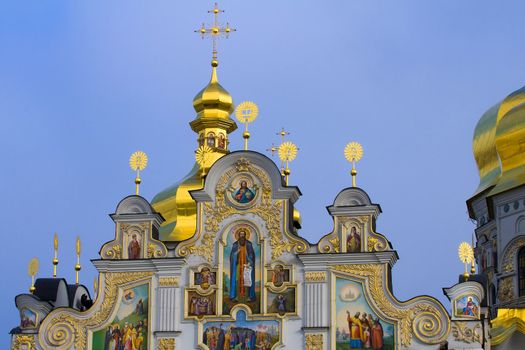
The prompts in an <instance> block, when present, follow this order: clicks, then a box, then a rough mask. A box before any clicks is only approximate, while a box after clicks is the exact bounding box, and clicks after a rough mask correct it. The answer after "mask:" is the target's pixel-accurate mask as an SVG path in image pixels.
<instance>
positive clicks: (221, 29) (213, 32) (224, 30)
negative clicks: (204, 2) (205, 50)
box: [194, 3, 237, 67]
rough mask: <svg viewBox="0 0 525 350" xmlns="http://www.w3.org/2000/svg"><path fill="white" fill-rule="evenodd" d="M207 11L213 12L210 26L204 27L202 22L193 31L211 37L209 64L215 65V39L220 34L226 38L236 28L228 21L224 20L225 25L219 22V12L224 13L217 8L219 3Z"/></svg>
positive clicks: (217, 63)
mask: <svg viewBox="0 0 525 350" xmlns="http://www.w3.org/2000/svg"><path fill="white" fill-rule="evenodd" d="M208 13H213V19H214V20H213V23H212V24H211V27H209V28H206V25H205V24H204V23H203V24H202V26H201V27H200V28H199V29H197V30H195V31H194V32H195V33H199V34H200V36H201V38H202V39H204V38H205V37H211V39H212V42H213V51H212V61H211V65H212V67H217V66H218V65H219V62H218V61H217V40H218V39H219V38H220V37H221V36H225V37H226V39H227V38H228V37H229V36H230V33H231V32H235V31H237V30H236V29H234V28H231V27H230V24H229V23H228V22H226V26H223V25H221V24H220V23H219V14H220V13H224V10H221V9H219V5H218V4H217V3H215V6H214V7H213V9H212V10H209V11H208Z"/></svg>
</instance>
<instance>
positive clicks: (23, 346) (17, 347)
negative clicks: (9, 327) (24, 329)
mask: <svg viewBox="0 0 525 350" xmlns="http://www.w3.org/2000/svg"><path fill="white" fill-rule="evenodd" d="M12 350H36V342H35V337H34V336H32V335H27V334H16V335H15V339H14V341H13V349H12Z"/></svg>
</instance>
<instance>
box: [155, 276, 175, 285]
mask: <svg viewBox="0 0 525 350" xmlns="http://www.w3.org/2000/svg"><path fill="white" fill-rule="evenodd" d="M159 286H160V287H178V286H179V278H178V277H159Z"/></svg>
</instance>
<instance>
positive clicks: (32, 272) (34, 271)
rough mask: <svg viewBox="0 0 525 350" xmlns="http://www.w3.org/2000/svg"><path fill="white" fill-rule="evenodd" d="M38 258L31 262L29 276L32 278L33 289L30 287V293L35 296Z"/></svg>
mask: <svg viewBox="0 0 525 350" xmlns="http://www.w3.org/2000/svg"><path fill="white" fill-rule="evenodd" d="M38 265H39V264H38V258H33V259H31V260H30V261H29V267H28V270H27V272H28V274H29V276H30V277H31V287H29V292H30V293H31V294H34V293H35V291H36V288H35V276H36V274H37V273H38Z"/></svg>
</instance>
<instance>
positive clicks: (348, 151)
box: [344, 141, 363, 187]
mask: <svg viewBox="0 0 525 350" xmlns="http://www.w3.org/2000/svg"><path fill="white" fill-rule="evenodd" d="M344 154H345V158H346V160H348V161H349V162H350V163H352V170H351V171H350V175H352V187H356V179H355V178H356V176H357V170H356V168H355V163H357V162H359V161H360V160H361V158H363V146H361V144H360V143H358V142H355V141H353V142H350V143H349V144H347V145H346V147H345V151H344Z"/></svg>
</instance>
